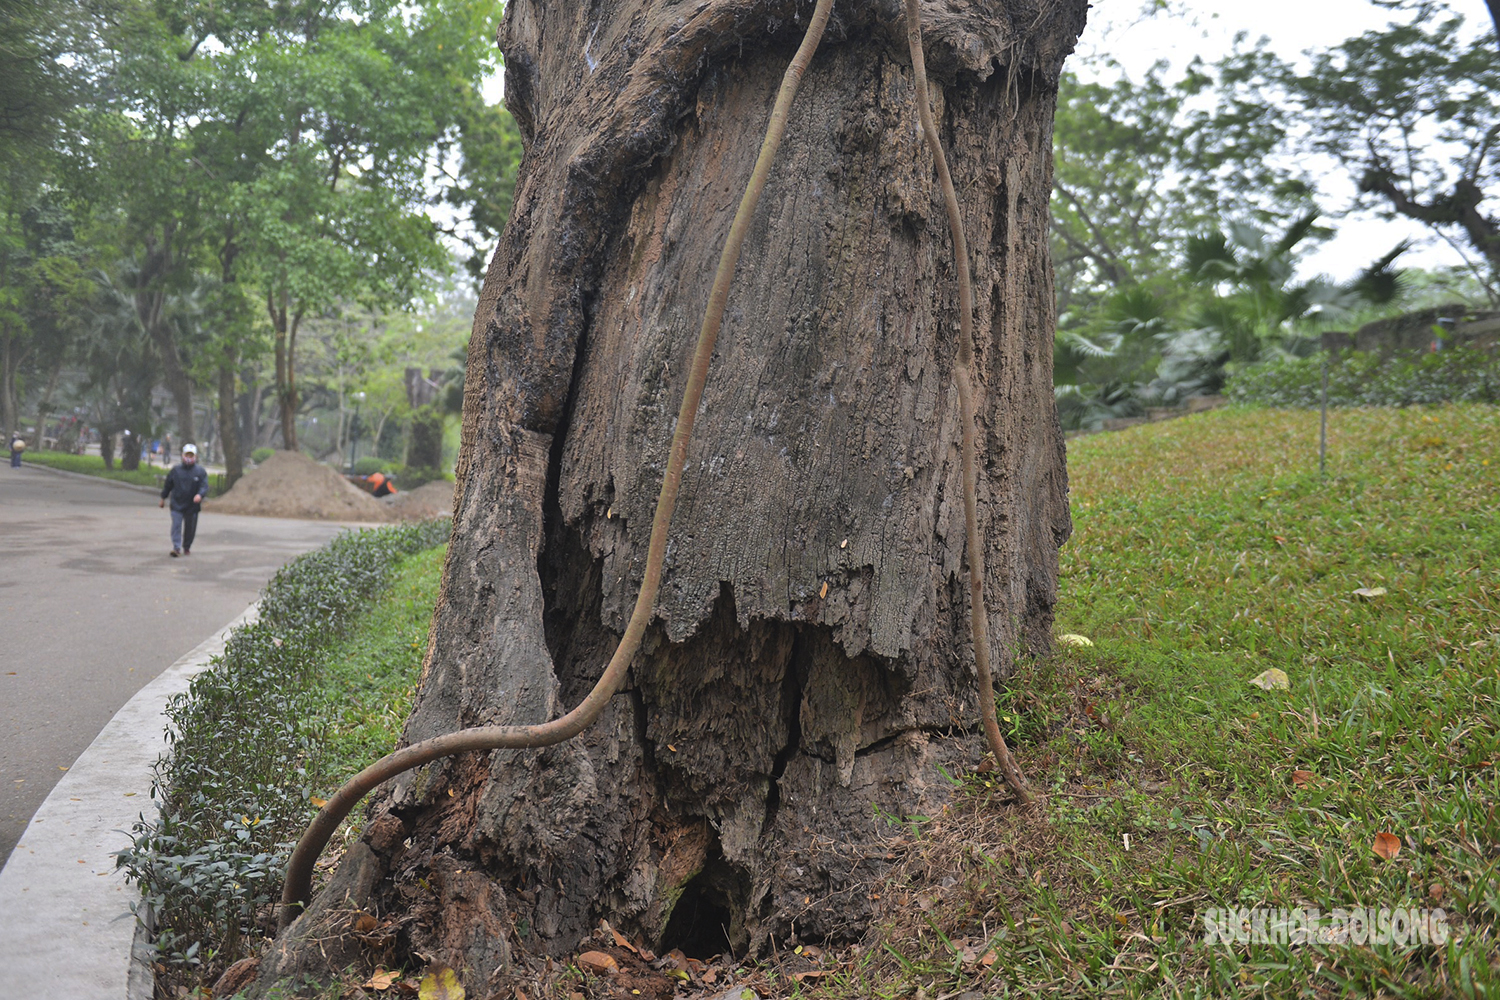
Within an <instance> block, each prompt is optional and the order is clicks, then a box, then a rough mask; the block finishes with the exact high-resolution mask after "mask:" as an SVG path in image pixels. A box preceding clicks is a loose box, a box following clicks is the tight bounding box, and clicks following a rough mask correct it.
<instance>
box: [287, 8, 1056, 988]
mask: <svg viewBox="0 0 1500 1000" xmlns="http://www.w3.org/2000/svg"><path fill="white" fill-rule="evenodd" d="M810 10H811V4H810V3H805V2H804V3H801V4H798V3H795V2H791V0H785V2H773V0H755V2H752V0H708V2H697V3H665V2H656V3H651V2H647V0H614V2H609V0H596V2H593V3H588V4H560V3H555V2H553V3H545V4H544V3H542V2H540V0H514V2H512V3H511V4H510V5H509V6H508V8H507V12H506V17H505V21H504V22H503V24H502V28H501V36H500V37H501V43H502V47H503V48H504V50H505V55H506V65H507V86H506V92H507V99H508V100H509V101H510V102H511V104H512V110H513V112H514V113H515V114H516V117H517V120H518V121H519V122H520V123H521V124H522V127H523V130H524V131H525V135H526V140H527V156H526V161H525V163H524V164H523V167H522V176H521V179H520V181H519V183H518V186H517V197H516V206H515V212H514V215H513V218H512V221H511V224H510V226H509V227H508V228H507V230H506V233H505V235H504V237H503V239H502V243H501V246H500V248H499V250H498V251H497V253H496V256H495V259H494V261H493V262H492V264H491V267H490V271H489V275H488V277H487V280H486V286H485V290H484V293H483V295H482V297H481V304H480V308H479V312H478V314H477V316H476V319H475V335H474V338H473V340H472V342H471V345H470V363H469V368H468V372H469V375H468V377H469V380H470V381H469V384H468V386H467V387H466V390H467V391H466V402H465V414H464V450H463V454H462V456H461V459H460V484H461V486H460V490H459V496H458V498H457V499H456V502H455V514H456V516H455V530H454V536H453V542H452V546H451V548H450V552H449V557H448V565H447V567H446V570H445V574H444V588H443V594H442V597H441V598H440V600H439V607H438V611H437V614H436V616H435V619H434V622H433V630H432V641H431V644H430V647H429V655H428V659H427V664H426V667H425V670H424V677H423V681H422V684H421V690H420V694H419V701H418V705H417V708H416V710H415V711H414V713H413V716H412V718H411V720H410V721H409V723H408V726H407V732H406V736H405V738H406V739H407V740H408V741H411V742H415V741H418V740H421V739H424V738H427V737H429V736H434V735H437V734H440V733H445V732H451V731H453V730H455V729H459V728H463V727H466V726H472V725H480V724H527V723H539V722H544V721H546V720H548V719H551V718H554V717H556V716H557V715H558V714H560V713H561V712H562V711H563V710H564V709H565V708H566V707H567V706H569V705H571V704H573V703H575V702H576V701H577V700H578V699H579V698H580V697H582V695H583V694H584V693H585V692H586V691H588V690H589V688H591V687H592V685H593V684H594V682H595V681H596V680H597V679H598V677H599V671H600V669H601V666H602V664H603V663H604V661H605V659H606V658H607V657H608V655H609V653H610V651H611V650H612V649H613V648H614V645H615V643H616V642H617V641H618V638H619V635H620V633H621V631H622V630H623V628H624V624H625V617H626V614H627V612H628V608H629V606H630V603H631V600H632V598H633V596H634V594H635V592H636V589H637V587H638V584H639V581H640V575H641V572H642V566H643V563H644V557H645V551H646V545H647V537H648V525H649V522H650V512H651V505H652V500H653V497H654V495H655V492H656V487H657V484H658V483H659V482H660V480H661V475H662V467H663V464H664V462H665V460H666V455H667V450H668V442H669V441H670V439H671V435H672V432H673V427H672V418H671V413H672V409H671V407H672V404H673V402H674V396H675V393H676V391H677V390H676V389H675V388H674V387H675V386H678V385H680V384H681V381H682V377H683V373H684V371H685V370H686V362H687V356H688V353H689V352H690V350H691V342H692V333H693V326H694V325H696V322H697V318H698V317H700V316H702V315H703V312H704V308H705V305H706V299H707V295H708V276H709V274H710V273H711V271H712V268H713V264H714V261H715V259H716V258H717V255H718V250H719V245H720V243H721V241H722V240H723V238H724V236H723V234H724V233H725V232H726V231H727V229H728V227H729V220H730V217H731V216H732V215H733V213H734V206H735V195H736V193H737V192H738V191H739V190H740V189H741V188H742V187H743V185H744V181H745V178H746V177H747V176H748V174H749V172H750V169H751V161H752V159H753V155H754V154H753V141H747V140H746V136H754V135H756V134H758V132H759V131H760V129H761V128H762V127H763V126H764V124H765V121H766V116H767V113H768V110H769V104H770V100H769V95H770V94H771V93H772V92H773V91H774V90H775V87H776V82H777V78H778V77H779V75H780V71H781V68H782V67H784V66H785V65H786V61H787V57H788V54H789V52H790V48H791V46H792V44H794V40H795V38H796V37H797V36H799V35H800V33H801V27H802V24H801V23H799V18H801V19H805V18H806V17H807V15H808V13H809V12H810ZM1083 10H1084V4H1083V3H1082V2H1081V0H1066V2H1037V0H944V2H941V3H935V4H933V5H931V6H930V7H929V8H928V9H927V10H926V11H925V12H924V15H923V27H924V31H925V33H926V36H927V49H928V52H927V54H928V61H929V66H930V71H931V72H932V73H933V76H934V79H935V81H941V82H942V83H943V86H940V87H939V88H938V92H937V93H936V94H935V95H934V97H935V101H936V103H937V105H938V109H939V114H938V121H939V122H940V127H941V129H942V130H943V132H944V143H945V145H946V146H947V147H948V148H949V150H950V155H951V157H952V169H953V173H954V178H955V183H956V185H957V187H958V190H959V198H960V205H961V209H962V211H963V213H964V217H965V224H966V226H967V229H968V232H969V234H970V236H971V238H972V241H973V249H974V274H975V284H976V287H975V294H976V301H977V305H978V310H977V311H978V322H977V324H976V330H975V333H976V358H975V370H976V378H977V384H976V386H975V394H976V397H977V405H978V411H979V414H980V424H981V428H982V445H981V449H980V451H981V456H982V465H981V468H980V469H979V483H978V492H979V511H978V516H979V524H980V527H981V529H982V534H983V538H984V545H985V552H984V554H985V557H986V567H987V573H986V585H987V588H988V590H989V593H990V595H991V598H990V600H991V620H990V626H991V629H992V633H993V635H994V637H995V640H996V648H997V650H999V651H1000V653H1001V656H1002V662H1008V660H1009V657H1010V655H1011V654H1012V653H1013V651H1015V650H1016V649H1017V648H1020V647H1023V646H1026V645H1030V646H1032V647H1034V648H1038V649H1040V648H1042V647H1043V646H1044V645H1045V643H1046V642H1047V638H1048V630H1049V627H1050V618H1051V607H1052V604H1053V601H1054V599H1055V593H1056V566H1057V562H1056V553H1057V547H1058V546H1059V545H1060V544H1061V542H1062V540H1063V539H1064V538H1065V537H1066V535H1067V532H1068V519H1067V509H1066V502H1065V496H1066V480H1065V471H1064V465H1063V451H1062V436H1061V433H1060V432H1059V429H1058V427H1057V423H1056V417H1055V412H1054V410H1053V408H1052V402H1051V400H1052V392H1051V351H1050V344H1051V335H1052V329H1053V320H1054V317H1053V315H1052V304H1051V301H1052V289H1051V272H1050V265H1049V262H1048V260H1047V257H1046V221H1047V219H1046V213H1047V191H1048V187H1049V185H1050V175H1051V156H1050V139H1051V116H1052V111H1053V107H1054V104H1055V88H1056V80H1057V75H1058V72H1059V70H1060V67H1061V61H1062V57H1063V56H1064V55H1065V54H1066V53H1067V52H1068V51H1069V50H1070V49H1071V46H1072V44H1073V41H1074V39H1075V37H1076V35H1077V32H1078V31H1079V30H1080V28H1081V27H1082V23H1083ZM904 43H905V35H904V28H903V26H902V11H901V9H900V6H899V3H896V2H887V0H881V2H877V3H873V4H863V5H850V9H848V10H843V11H839V10H836V11H835V19H834V22H833V23H832V25H831V26H830V28H829V33H828V38H827V39H826V40H825V42H824V48H823V49H822V50H821V51H820V54H819V56H818V58H817V60H816V61H815V62H814V63H813V65H812V67H811V69H810V71H809V72H808V74H807V77H806V80H805V82H804V87H803V96H802V97H801V99H800V100H799V103H798V105H797V107H796V108H795V109H794V111H793V113H792V116H791V122H790V125H789V128H788V132H787V138H786V141H785V143H784V145H783V149H782V155H781V159H780V160H779V162H778V165H777V168H776V170H775V172H774V173H773V175H772V178H771V181H770V183H769V185H768V187H767V189H766V192H765V197H764V200H763V202H762V206H761V208H760V210H759V212H758V214H757V218H756V222H755V224H754V226H753V227H752V231H751V233H750V236H749V238H748V240H747V243H746V246H745V251H744V258H743V261H742V263H741V265H740V271H739V276H738V278H737V280H736V284H735V287H734V290H733V292H732V294H731V296H730V299H729V305H728V313H727V316H726V320H725V327H724V332H723V335H722V336H721V337H720V340H719V344H718V354H717V357H716V358H715V361H714V368H713V370H712V371H711V373H710V375H709V378H708V383H707V387H706V392H705V398H704V411H703V413H702V415H701V417H700V427H699V429H698V432H697V434H696V436H695V440H694V442H693V444H692V446H691V448H690V450H689V453H688V466H687V474H686V476H685V478H684V481H683V485H682V492H681V496H680V499H679V501H678V507H677V514H676V518H675V520H674V529H673V532H672V540H671V545H670V547H669V549H668V552H667V560H666V570H665V578H664V582H663V589H662V593H661V596H660V599H659V603H658V610H657V617H656V619H655V621H654V624H653V625H652V627H651V628H650V630H649V631H648V633H647V635H646V637H645V641H644V644H643V646H642V649H641V652H640V653H639V654H638V655H637V656H636V658H635V660H634V662H633V664H632V667H631V675H630V680H629V681H628V682H627V696H624V697H619V698H616V699H614V700H613V701H612V702H610V704H609V705H608V706H607V707H606V708H605V710H604V713H603V715H602V717H601V719H600V722H599V723H598V724H597V725H596V726H595V727H594V728H593V729H592V730H590V731H588V732H587V733H585V734H583V735H582V736H581V737H579V738H578V739H575V740H573V741H571V742H569V743H566V744H561V745H558V746H554V747H549V748H546V749H542V750H526V751H498V752H496V753H494V754H492V755H488V756H479V755H468V756H465V757H461V758H455V759H450V760H446V761H441V762H436V763H434V764H432V765H429V766H428V767H426V768H423V769H421V770H418V771H416V772H412V773H411V774H408V775H406V776H404V777H403V778H401V779H398V780H397V781H396V782H394V783H393V787H392V789H391V791H390V792H389V793H387V794H386V796H385V797H384V799H383V800H382V801H381V802H380V803H378V808H377V817H376V819H375V820H373V821H372V823H371V824H370V827H369V830H370V832H369V833H367V835H366V844H365V845H362V846H361V847H360V848H359V849H357V850H356V851H353V852H351V855H350V859H349V860H347V861H346V862H345V864H344V865H343V866H342V867H341V869H340V871H339V873H338V875H337V876H336V877H335V880H334V883H333V885H332V886H331V887H330V889H329V891H326V892H325V893H324V894H323V895H322V896H320V897H319V899H318V901H317V902H316V903H315V904H314V906H313V907H312V908H311V910H310V911H309V913H308V914H307V915H306V916H304V917H303V918H302V919H301V920H300V921H299V922H298V924H297V925H295V926H294V928H293V931H294V932H295V931H298V929H299V928H300V929H301V932H300V933H294V934H293V935H290V936H286V937H285V940H283V941H281V942H279V943H278V945H277V948H276V951H275V953H274V954H273V956H272V957H271V960H270V961H268V962H267V963H266V967H267V974H268V975H269V976H271V977H275V976H276V975H278V974H279V975H287V974H291V973H293V972H295V971H297V969H298V968H300V967H305V966H306V963H309V962H314V961H323V960H325V959H326V960H329V961H333V962H335V963H337V962H339V961H341V960H343V959H345V958H348V957H349V956H340V955H338V954H337V953H336V949H335V950H332V951H330V950H328V948H327V943H326V941H325V942H319V943H311V942H312V940H313V939H316V938H317V937H318V929H319V927H320V925H324V926H326V924H327V922H328V921H331V920H333V919H334V916H333V915H334V914H335V913H336V911H337V907H338V905H340V903H341V902H342V900H344V899H345V898H353V899H355V900H357V901H358V902H360V903H361V905H366V906H372V907H375V908H377V909H381V910H385V911H395V910H399V911H400V913H401V916H402V921H403V922H402V928H403V930H402V945H403V947H404V948H406V949H408V950H409V951H410V952H411V953H412V954H417V955H422V956H425V957H430V958H432V959H436V960H441V961H446V962H449V963H450V964H452V965H454V966H455V967H460V968H465V969H466V970H467V971H466V973H465V978H466V985H468V986H470V987H471V988H473V989H475V990H480V989H482V988H484V986H485V984H486V981H487V978H488V977H489V976H490V975H491V974H492V973H493V972H495V971H496V968H497V965H503V964H504V963H505V962H507V961H509V955H510V949H511V948H512V947H515V946H519V947H521V948H523V949H526V950H531V951H534V950H543V951H549V952H553V953H559V952H562V951H565V950H567V949H569V948H571V947H572V946H573V945H575V944H576V943H577V941H578V939H579V937H580V936H581V935H582V934H583V933H584V932H585V931H586V930H588V929H590V928H591V927H592V926H593V925H594V924H595V923H596V922H597V920H598V918H599V917H600V916H605V915H607V916H609V918H610V919H611V921H612V922H614V923H615V924H616V926H620V927H622V928H625V929H629V930H631V931H637V932H640V933H643V934H645V935H647V936H648V937H649V938H650V939H652V940H653V941H656V942H658V943H661V942H663V941H666V942H672V943H680V944H684V945H689V944H691V945H693V946H694V947H702V948H705V949H708V948H712V947H714V946H715V944H716V942H713V941H696V940H694V939H693V937H692V931H693V928H694V927H697V928H703V927H707V928H710V929H714V928H719V927H721V926H722V927H723V928H724V931H723V932H721V933H720V939H719V941H718V942H717V944H718V945H719V946H722V945H723V943H724V942H725V939H726V938H727V940H728V941H729V942H730V943H733V944H735V945H736V946H740V947H744V946H750V947H758V946H759V945H760V944H761V942H763V941H764V940H765V939H766V937H767V936H768V935H781V934H785V933H787V932H789V931H791V930H792V929H793V928H795V930H796V932H797V933H798V934H799V935H801V936H802V937H803V938H804V939H809V938H814V937H818V936H841V935H850V934H857V933H859V932H860V931H861V930H862V926H863V923H864V922H865V921H866V920H867V919H868V917H869V908H868V907H869V904H868V902H867V899H866V892H865V891H864V890H862V888H861V885H862V883H863V882H864V881H865V880H867V879H870V878H873V877H876V876H877V875H878V874H879V870H880V868H881V866H882V864H883V860H884V853H885V847H884V845H883V840H884V839H885V837H886V834H887V830H886V828H885V825H884V821H883V820H881V819H880V818H878V816H877V808H878V809H879V810H880V811H882V812H884V813H885V814H889V815H897V816H899V815H905V814H911V813H930V812H931V811H932V810H934V809H936V808H940V804H941V801H942V800H943V798H944V797H945V796H946V794H947V789H948V787H949V786H948V785H947V783H946V781H945V780H944V779H943V777H942V775H941V772H940V771H939V769H938V765H939V764H943V765H945V766H947V767H949V768H950V769H957V768H962V767H963V766H964V765H965V763H966V762H970V761H972V760H973V759H974V758H975V757H976V756H977V753H978V751H979V746H980V744H979V740H978V738H977V736H974V735H970V734H971V733H972V730H973V728H974V724H975V721H976V719H977V709H976V706H975V704H974V698H973V696H972V694H970V693H969V692H971V691H972V688H973V683H974V682H973V678H972V674H971V671H972V663H973V659H972V651H971V649H970V648H969V643H968V629H967V624H966V616H965V613H964V610H965V608H964V605H965V594H966V588H965V584H964V581H963V555H962V554H963V541H964V530H963V515H962V509H961V506H962V505H961V499H960V496H961V491H960V475H961V471H960V464H961V463H960V460H959V448H958V444H959V420H958V405H957V400H956V398H955V395H954V393H953V390H952V385H953V370H952V362H951V359H952V357H953V356H954V345H953V343H952V342H951V339H950V337H949V336H948V335H947V334H946V333H945V332H944V331H947V330H951V329H953V328H955V327H956V326H957V323H956V321H955V315H954V314H955V310H956V303H955V301H954V296H953V294H952V291H951V290H952V288H953V284H954V283H953V274H952V272H951V264H950V263H949V261H950V260H951V256H950V252H951V251H950V244H949V241H948V238H947V233H946V227H945V226H944V225H943V222H942V208H941V204H940V201H939V198H938V192H937V190H936V188H935V186H934V184H933V183H932V180H931V178H932V177H933V164H932V161H931V159H930V157H929V156H928V154H927V152H926V150H925V148H924V146H923V144H922V140H921V135H920V132H919V131H918V129H917V127H916V115H915V111H914V107H913V102H914V100H915V98H914V94H913V87H912V78H911V67H910V64H909V62H908V61H907V59H906V55H905V51H904ZM476 874H477V875H479V876H482V877H479V878H478V879H477V880H476ZM460 883H461V884H460ZM511 914H514V915H515V916H514V917H512V916H511ZM674 917H675V919H674ZM497 919H498V920H499V921H500V922H501V923H502V924H503V925H504V926H506V927H508V928H509V934H510V935H511V937H510V938H509V939H508V940H507V938H505V937H504V936H498V932H496V931H494V930H493V927H494V921H495V920H497ZM475 928H480V930H475ZM483 928H490V930H483ZM309 935H311V938H309ZM299 942H300V943H299ZM502 971H503V970H502Z"/></svg>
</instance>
